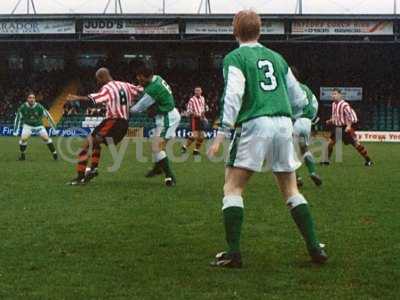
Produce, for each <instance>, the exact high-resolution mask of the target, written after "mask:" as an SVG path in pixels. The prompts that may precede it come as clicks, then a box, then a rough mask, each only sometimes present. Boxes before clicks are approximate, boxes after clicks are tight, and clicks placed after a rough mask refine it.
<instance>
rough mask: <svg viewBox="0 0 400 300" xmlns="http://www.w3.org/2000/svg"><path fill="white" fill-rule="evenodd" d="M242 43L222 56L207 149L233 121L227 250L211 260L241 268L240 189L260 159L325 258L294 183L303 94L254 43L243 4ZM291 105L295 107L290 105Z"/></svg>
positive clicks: (314, 255) (238, 33)
mask: <svg viewBox="0 0 400 300" xmlns="http://www.w3.org/2000/svg"><path fill="white" fill-rule="evenodd" d="M233 28H234V35H235V37H236V39H237V40H238V42H239V44H240V47H239V48H238V49H236V50H233V51H232V52H230V53H229V54H228V55H227V56H226V57H225V59H224V68H223V74H224V79H225V91H224V95H223V97H222V99H221V107H220V109H221V127H220V128H219V131H218V135H217V137H216V139H215V140H214V143H213V145H212V146H211V147H210V149H209V152H208V154H209V155H210V156H213V155H215V154H216V153H217V152H218V151H219V148H220V145H221V143H222V141H223V140H224V138H225V137H226V136H228V135H229V132H230V128H231V127H236V130H235V134H234V137H233V141H232V143H231V147H230V152H229V159H228V162H227V167H226V173H225V185H224V198H223V207H222V213H223V217H224V224H225V233H226V241H227V243H228V251H227V252H222V253H219V254H217V256H216V258H215V261H214V262H213V263H212V265H213V266H217V267H231V268H240V267H241V266H242V259H241V254H240V245H239V244H240V234H241V227H242V222H243V207H244V204H243V198H242V193H243V191H244V189H245V186H246V184H247V182H248V181H249V179H250V177H251V176H252V175H253V173H254V172H260V171H261V170H262V168H263V163H264V162H266V163H267V165H268V166H269V167H270V168H271V169H272V171H273V173H274V175H275V177H276V179H277V183H278V186H279V188H280V190H281V193H282V196H283V198H284V200H285V202H286V205H287V207H288V209H289V210H290V213H291V215H292V217H293V219H294V221H295V223H296V225H297V227H298V228H299V230H300V232H301V234H302V236H303V238H304V240H305V242H306V245H307V249H308V252H309V254H310V256H311V259H312V261H313V262H315V263H324V262H325V261H326V260H327V258H328V257H327V255H326V253H325V251H324V250H323V248H322V245H321V244H320V243H319V240H318V239H317V237H316V233H315V229H314V221H313V218H312V216H311V213H310V210H309V206H308V203H307V201H306V199H305V198H304V196H303V195H302V194H300V192H299V191H298V188H297V184H296V175H295V170H296V169H297V168H298V167H299V166H300V162H299V161H298V160H296V155H295V150H294V145H293V125H292V120H291V118H292V116H293V113H292V111H293V110H295V111H296V112H297V110H299V109H300V108H302V107H304V105H305V104H306V95H305V93H304V91H303V90H302V89H301V87H300V85H299V83H298V82H297V80H296V78H295V77H294V75H293V73H292V71H291V70H290V68H289V67H288V65H287V63H286V61H285V60H284V59H283V58H282V56H281V55H279V54H278V53H276V52H274V51H272V50H270V49H268V48H266V47H264V46H262V45H261V44H259V43H258V39H259V37H260V28H261V19H260V17H259V16H258V15H257V14H256V13H255V12H253V11H249V10H244V11H241V12H239V13H237V14H236V16H235V17H234V20H233ZM292 108H293V109H292Z"/></svg>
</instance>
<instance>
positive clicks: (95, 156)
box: [67, 68, 140, 185]
mask: <svg viewBox="0 0 400 300" xmlns="http://www.w3.org/2000/svg"><path fill="white" fill-rule="evenodd" d="M96 80H97V83H98V84H99V85H101V86H102V88H101V89H100V91H99V92H98V93H94V94H90V95H88V96H77V95H69V96H68V98H67V100H68V101H77V100H79V101H89V102H90V103H91V104H92V105H96V104H99V103H103V104H105V105H106V110H107V112H106V118H105V119H104V120H103V121H102V122H101V123H100V124H99V125H98V126H97V127H96V128H95V129H94V130H93V132H92V133H91V134H90V135H88V136H87V139H86V141H85V143H84V145H83V147H82V149H81V151H80V152H79V157H78V164H77V166H76V171H77V173H78V174H77V177H76V178H75V179H73V180H72V181H70V182H69V184H70V185H81V184H86V183H88V182H89V181H90V180H91V179H93V178H94V177H96V176H98V166H99V161H100V154H101V144H105V145H106V146H108V145H109V144H110V143H113V144H115V145H117V144H118V143H119V142H120V141H121V140H122V139H123V138H124V136H125V134H126V132H127V131H128V125H129V124H128V119H129V107H130V106H131V105H132V103H133V100H134V99H135V98H136V96H137V95H138V93H139V92H140V88H138V87H136V86H134V85H132V84H130V83H127V82H122V81H115V80H114V79H113V78H112V77H111V74H110V72H109V70H108V69H106V68H100V69H99V70H98V71H97V72H96ZM90 152H91V153H90ZM89 158H91V167H90V171H89V172H87V173H86V166H87V164H88V161H89Z"/></svg>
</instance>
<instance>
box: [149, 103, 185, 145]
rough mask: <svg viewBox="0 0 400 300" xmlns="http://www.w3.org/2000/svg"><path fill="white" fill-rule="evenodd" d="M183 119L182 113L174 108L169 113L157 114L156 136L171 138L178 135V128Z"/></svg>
mask: <svg viewBox="0 0 400 300" xmlns="http://www.w3.org/2000/svg"><path fill="white" fill-rule="evenodd" d="M180 121H181V115H180V114H179V112H178V110H177V109H176V108H174V109H173V110H171V111H170V112H169V113H168V114H165V115H157V116H156V130H155V136H159V137H162V138H164V139H167V140H168V139H171V138H174V137H175V136H176V129H177V128H178V126H179V123H180Z"/></svg>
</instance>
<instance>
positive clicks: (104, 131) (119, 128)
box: [84, 118, 129, 183]
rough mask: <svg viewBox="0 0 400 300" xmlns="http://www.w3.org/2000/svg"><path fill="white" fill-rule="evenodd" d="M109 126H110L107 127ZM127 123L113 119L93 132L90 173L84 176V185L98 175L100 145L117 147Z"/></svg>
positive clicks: (123, 135)
mask: <svg viewBox="0 0 400 300" xmlns="http://www.w3.org/2000/svg"><path fill="white" fill-rule="evenodd" d="M109 124H111V125H109ZM128 127H129V123H128V121H127V120H125V119H122V118H120V119H113V120H109V121H107V123H106V125H105V126H103V127H102V128H101V129H100V130H98V131H96V132H94V134H93V136H92V138H93V139H92V155H91V166H90V171H89V172H87V173H86V175H85V179H84V181H85V183H88V182H89V181H90V180H92V179H93V178H95V177H97V176H98V175H99V172H98V167H99V164H100V157H101V145H102V144H105V145H107V146H109V145H111V144H113V145H118V144H119V143H120V142H121V141H122V140H123V138H124V137H125V135H126V133H127V132H128Z"/></svg>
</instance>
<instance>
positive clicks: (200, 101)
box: [186, 96, 206, 117]
mask: <svg viewBox="0 0 400 300" xmlns="http://www.w3.org/2000/svg"><path fill="white" fill-rule="evenodd" d="M186 110H187V112H188V114H189V115H193V116H195V117H201V116H203V115H204V113H205V112H206V101H205V100H204V97H203V96H200V98H197V97H196V96H193V97H192V98H190V100H189V102H188V104H187V109H186Z"/></svg>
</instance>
